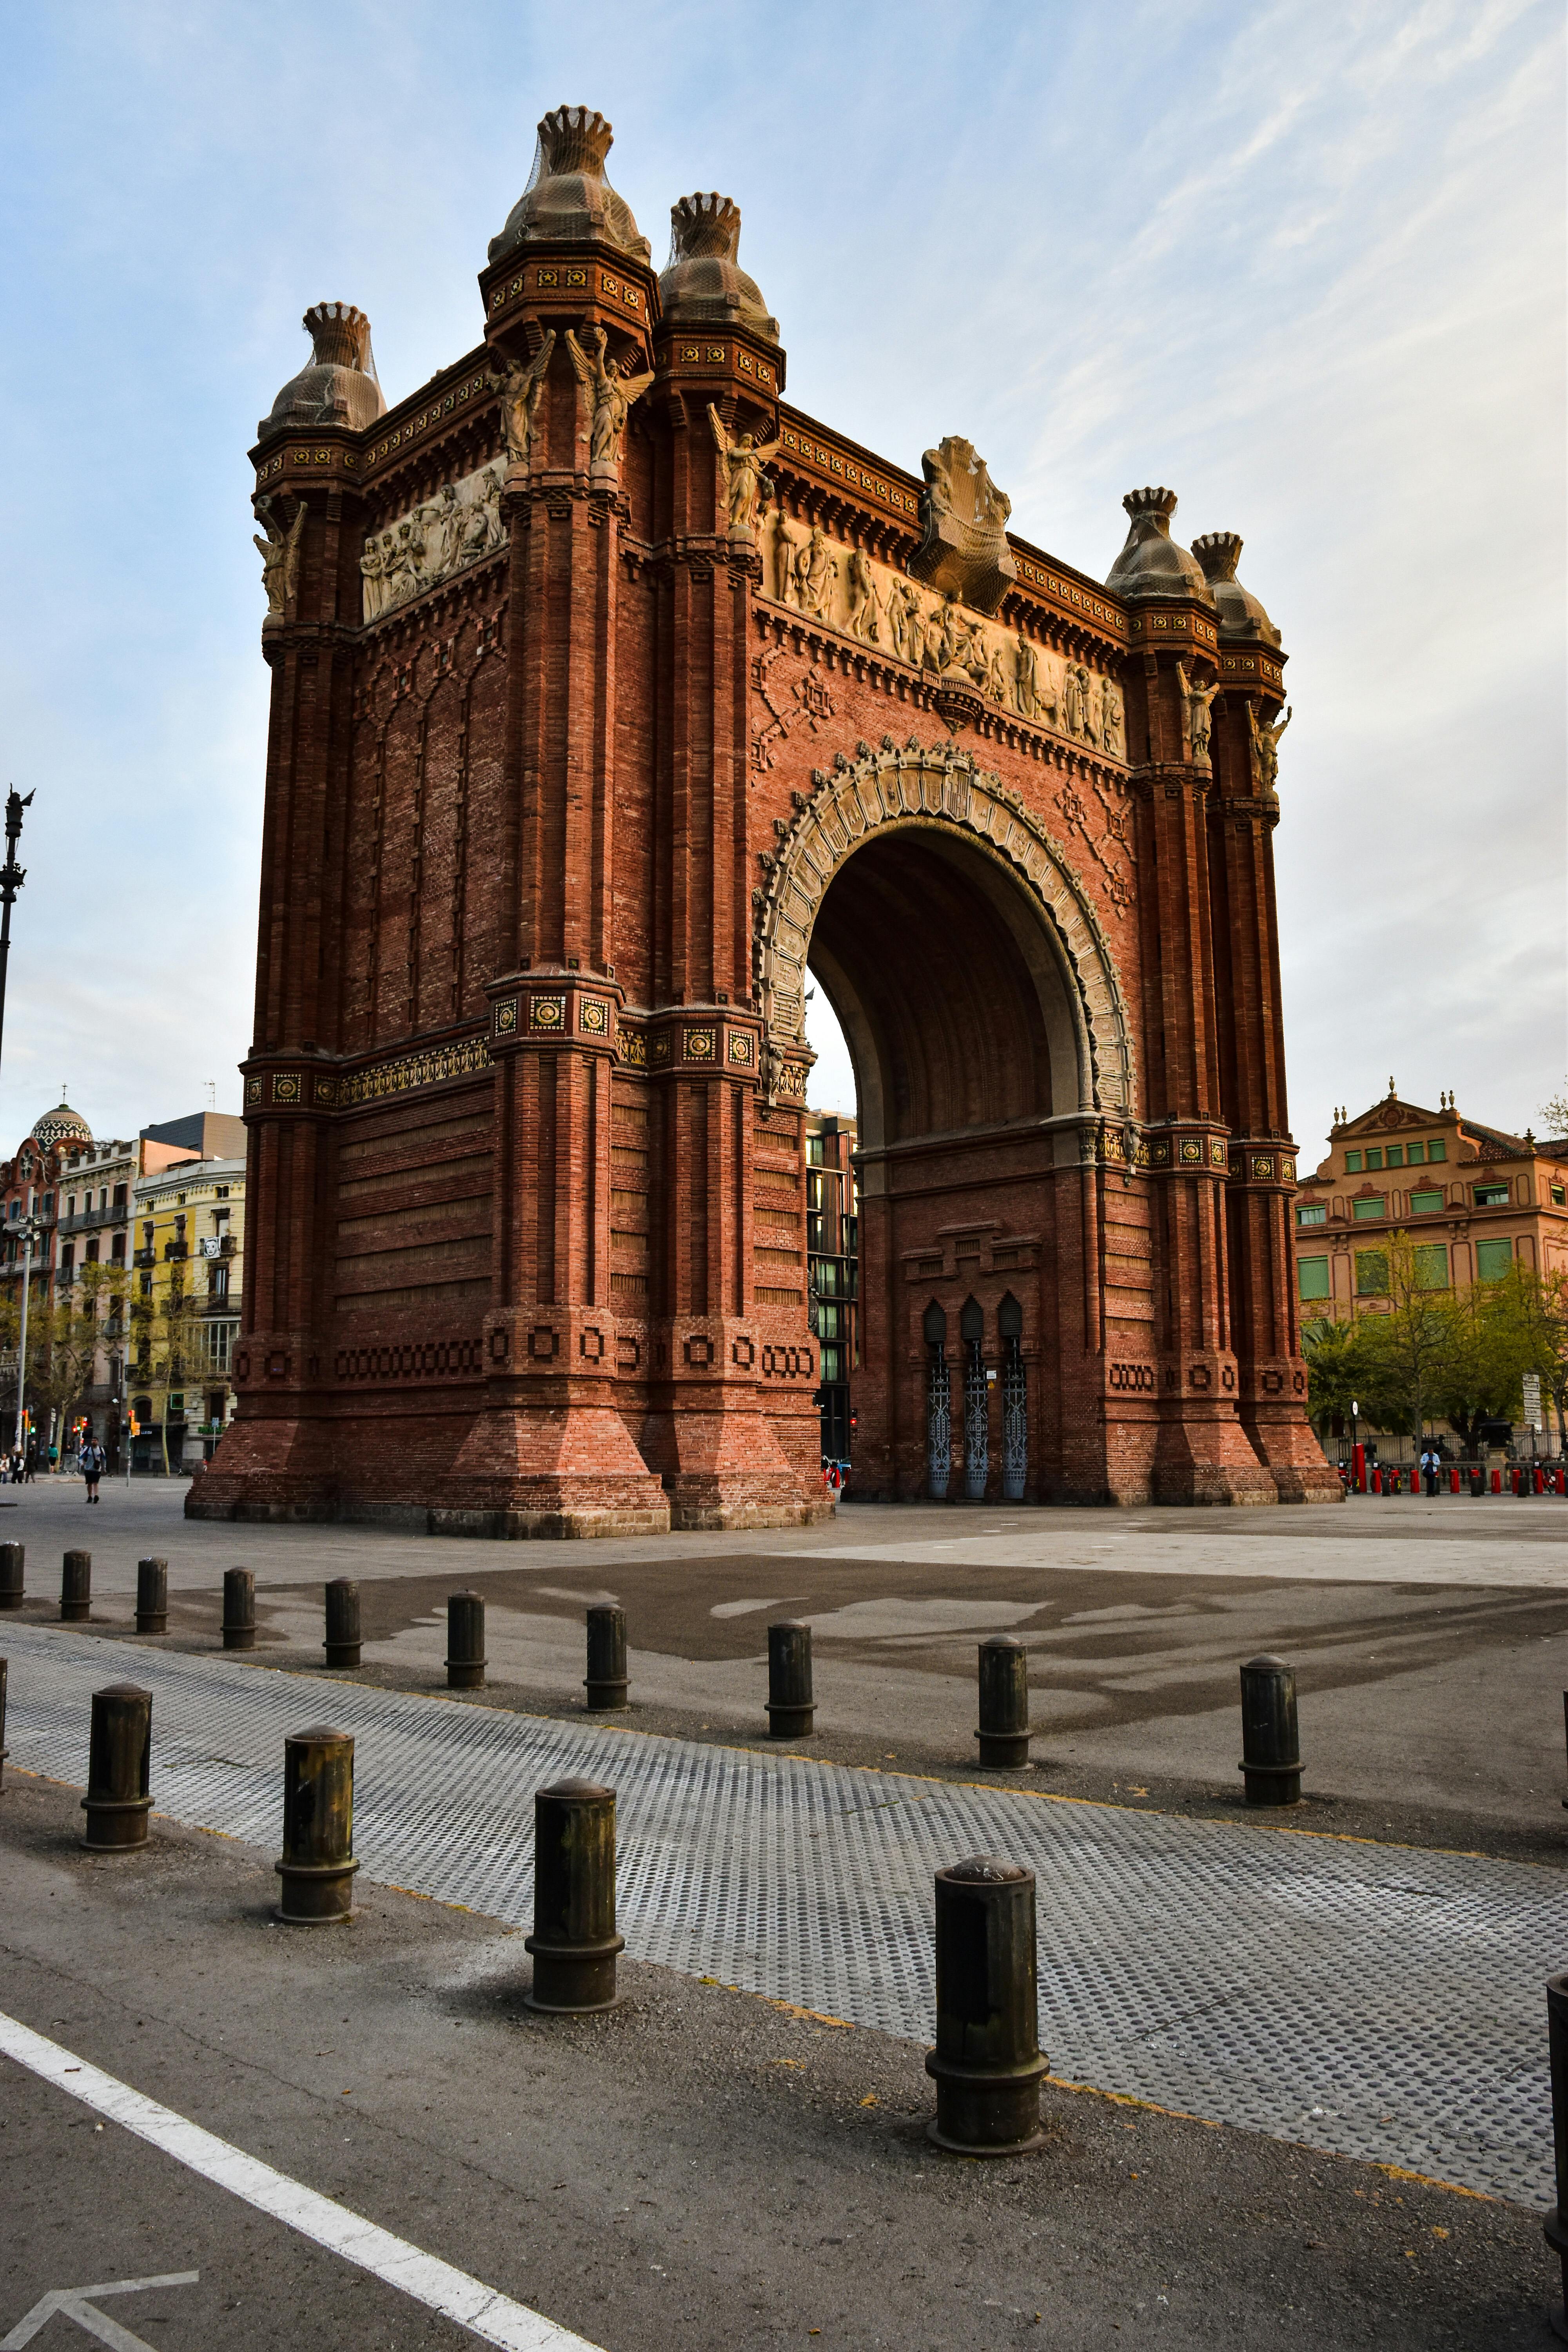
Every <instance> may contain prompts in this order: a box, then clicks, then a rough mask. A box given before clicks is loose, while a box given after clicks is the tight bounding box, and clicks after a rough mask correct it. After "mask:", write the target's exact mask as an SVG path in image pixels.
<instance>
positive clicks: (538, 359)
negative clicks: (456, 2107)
mask: <svg viewBox="0 0 1568 2352" xmlns="http://www.w3.org/2000/svg"><path fill="white" fill-rule="evenodd" d="M554 349H555V330H554V328H553V327H549V328H547V329H546V330H545V333H544V339H543V341H542V342H541V344H540V346H539V349H538V350H537V351H536V352H534V354H533V357H532V358H531V360H530V361H529V362H528V364H527V365H526V366H520V365H519V364H518V363H517V362H515V361H514V362H511V364H510V365H509V366H508V368H507V369H506V372H505V373H504V374H502V375H496V374H495V373H493V372H492V373H491V375H490V379H489V381H490V384H491V386H492V388H493V389H494V390H495V391H497V392H499V393H500V398H501V419H502V422H503V424H504V425H505V426H506V454H507V460H508V463H509V466H512V467H517V468H518V469H519V471H521V472H523V473H526V472H527V470H528V460H529V455H530V452H531V449H532V447H533V425H534V419H535V417H536V416H537V415H538V414H539V403H540V398H541V396H542V393H543V390H544V376H545V371H546V370H547V369H548V367H549V365H550V354H551V352H552V351H553V350H554Z"/></svg>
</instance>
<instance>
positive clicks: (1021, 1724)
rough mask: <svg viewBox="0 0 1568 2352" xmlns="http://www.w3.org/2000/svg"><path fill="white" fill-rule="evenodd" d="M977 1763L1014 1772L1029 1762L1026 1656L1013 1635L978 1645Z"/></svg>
mask: <svg viewBox="0 0 1568 2352" xmlns="http://www.w3.org/2000/svg"><path fill="white" fill-rule="evenodd" d="M974 1737H975V1738H976V1739H978V1740H979V1742H980V1761H981V1762H982V1764H986V1765H989V1766H991V1767H992V1768H993V1769H1001V1770H1003V1771H1016V1770H1017V1769H1019V1767H1020V1766H1022V1765H1025V1764H1026V1763H1027V1762H1028V1760H1029V1654H1028V1652H1027V1650H1026V1648H1025V1647H1024V1644H1023V1643H1022V1642H1020V1641H1019V1639H1018V1637H1017V1635H1016V1633H994V1634H993V1635H992V1637H991V1639H990V1641H988V1642H982V1643H981V1644H980V1728H979V1730H978V1731H977V1732H976V1733H975V1735H974Z"/></svg>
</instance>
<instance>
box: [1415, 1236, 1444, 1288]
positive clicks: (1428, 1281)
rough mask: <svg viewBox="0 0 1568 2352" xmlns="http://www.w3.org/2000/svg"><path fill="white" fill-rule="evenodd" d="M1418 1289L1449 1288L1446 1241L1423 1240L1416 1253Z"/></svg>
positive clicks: (1416, 1284) (1416, 1282)
mask: <svg viewBox="0 0 1568 2352" xmlns="http://www.w3.org/2000/svg"><path fill="white" fill-rule="evenodd" d="M1415 1287H1416V1289H1417V1290H1447V1287H1448V1249H1447V1243H1445V1242H1423V1243H1422V1244H1421V1245H1420V1247H1419V1248H1418V1249H1417V1250H1416V1253H1415Z"/></svg>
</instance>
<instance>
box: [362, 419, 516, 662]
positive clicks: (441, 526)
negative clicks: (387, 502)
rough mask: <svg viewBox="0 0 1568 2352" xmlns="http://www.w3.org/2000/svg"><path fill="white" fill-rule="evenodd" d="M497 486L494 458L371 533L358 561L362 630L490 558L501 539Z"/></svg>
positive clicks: (498, 473) (497, 467) (499, 477)
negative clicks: (360, 582) (410, 511)
mask: <svg viewBox="0 0 1568 2352" xmlns="http://www.w3.org/2000/svg"><path fill="white" fill-rule="evenodd" d="M502 480H503V469H502V467H501V463H500V459H499V458H497V459H495V460H494V461H493V462H492V463H491V464H490V465H489V466H484V467H480V469H479V472H478V473H474V474H468V475H466V476H465V477H464V478H463V479H462V480H461V481H460V482H444V483H443V484H442V486H441V488H440V489H439V490H438V491H437V494H436V496H435V497H434V498H433V499H426V500H425V501H424V502H423V503H422V504H420V505H419V506H417V507H416V508H415V509H414V511H413V513H412V514H409V515H405V516H403V517H402V518H401V520H398V521H397V522H395V523H389V524H388V525H387V527H386V529H385V530H383V531H382V532H380V533H379V534H377V533H374V532H373V533H372V535H371V536H370V537H369V538H368V539H367V540H366V541H365V544H364V552H363V555H362V556H361V557H360V560H359V568H360V578H361V580H362V582H363V614H364V619H365V622H366V624H367V625H368V624H369V623H370V622H372V621H378V620H380V618H381V617H382V615H383V614H384V613H390V612H391V611H393V610H394V609H395V606H397V605H399V604H406V603H407V602H408V600H409V598H410V597H411V596H416V595H418V593H419V592H420V591H421V589H424V588H433V587H435V586H436V584H437V582H438V581H441V580H445V579H447V578H449V577H450V576H451V574H452V573H454V572H462V571H465V570H466V569H467V568H468V565H469V564H471V563H478V562H480V561H481V559H482V558H483V557H485V556H487V555H491V554H493V553H494V552H495V551H496V549H497V548H498V547H499V546H500V543H501V540H502V537H503V535H504V524H503V521H502V517H501V510H500V494H501V483H502Z"/></svg>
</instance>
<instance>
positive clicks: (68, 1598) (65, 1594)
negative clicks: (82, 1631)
mask: <svg viewBox="0 0 1568 2352" xmlns="http://www.w3.org/2000/svg"><path fill="white" fill-rule="evenodd" d="M91 1612H92V1554H91V1552H89V1551H68V1552H67V1554H66V1556H65V1559H63V1560H62V1561H61V1563H60V1622H61V1624H62V1625H79V1624H80V1623H81V1622H83V1620H84V1619H85V1618H87V1617H89V1616H90V1614H91Z"/></svg>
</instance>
